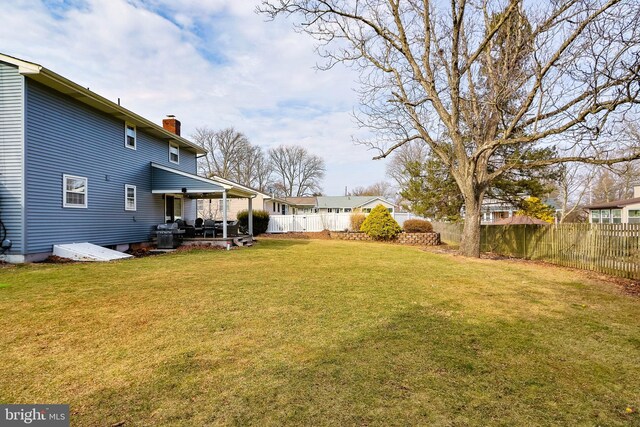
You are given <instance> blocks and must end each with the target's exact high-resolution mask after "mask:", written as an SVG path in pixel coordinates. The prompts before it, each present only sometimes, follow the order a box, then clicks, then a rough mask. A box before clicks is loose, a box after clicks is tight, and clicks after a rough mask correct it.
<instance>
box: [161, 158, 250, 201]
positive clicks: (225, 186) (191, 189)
mask: <svg viewBox="0 0 640 427" xmlns="http://www.w3.org/2000/svg"><path fill="white" fill-rule="evenodd" d="M225 191H226V193H227V196H228V197H232V198H253V197H255V195H256V192H255V191H251V190H249V189H247V188H245V187H243V186H241V185H235V184H234V183H232V182H229V181H226V180H225V181H218V180H214V179H209V178H204V177H201V176H198V175H194V174H190V173H188V172H184V171H181V170H178V169H174V168H170V167H168V166H164V165H159V164H157V163H153V162H152V163H151V192H152V193H154V194H180V193H182V194H185V195H187V196H189V197H191V198H220V197H222V193H224V192H225Z"/></svg>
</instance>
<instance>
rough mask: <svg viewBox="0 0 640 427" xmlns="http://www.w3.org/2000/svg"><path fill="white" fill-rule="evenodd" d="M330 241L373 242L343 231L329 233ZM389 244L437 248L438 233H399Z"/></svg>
mask: <svg viewBox="0 0 640 427" xmlns="http://www.w3.org/2000/svg"><path fill="white" fill-rule="evenodd" d="M330 236H331V238H332V239H336V240H358V241H366V240H373V239H372V238H371V237H369V236H367V235H366V234H365V233H353V232H343V231H332V232H330ZM389 242H390V243H397V244H400V245H414V246H438V245H439V244H440V233H404V232H403V233H400V234H398V236H397V237H396V238H395V239H393V240H390V241H389Z"/></svg>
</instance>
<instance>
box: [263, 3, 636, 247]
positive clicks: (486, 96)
mask: <svg viewBox="0 0 640 427" xmlns="http://www.w3.org/2000/svg"><path fill="white" fill-rule="evenodd" d="M447 3H448V4H447ZM258 10H259V11H261V12H263V13H265V14H267V15H268V16H270V17H271V18H275V17H277V16H279V15H284V16H290V15H295V16H296V17H297V18H299V19H301V20H302V22H301V23H300V25H298V26H297V28H298V29H299V30H300V31H302V32H305V33H307V34H309V35H311V36H313V37H315V38H316V39H317V40H319V42H320V44H319V46H318V49H319V53H320V54H321V55H323V56H324V57H325V58H326V59H327V63H326V64H325V68H331V67H332V66H334V65H335V64H337V63H340V62H343V63H347V64H351V65H354V66H356V67H358V68H359V69H360V71H361V92H360V94H361V103H362V108H361V111H360V114H359V115H358V120H359V121H360V123H361V124H362V125H363V126H368V127H369V128H371V129H373V130H374V131H375V134H376V140H371V141H362V142H363V143H366V144H369V145H370V147H372V148H374V149H378V150H379V152H380V154H379V156H377V158H382V157H386V156H387V155H389V154H390V153H391V152H393V151H394V150H395V149H397V148H399V147H401V146H402V145H404V144H406V143H407V142H409V141H422V142H423V143H424V144H426V145H427V146H428V147H429V149H430V152H431V153H433V154H434V155H436V156H438V157H439V158H440V159H441V161H442V162H443V164H444V165H445V166H446V167H447V168H448V169H449V170H450V171H451V174H452V175H453V177H454V179H455V181H456V183H457V185H458V187H459V188H460V192H461V193H462V196H463V198H464V203H465V214H466V217H465V225H464V232H463V241H462V244H461V251H462V253H463V254H465V255H468V256H475V257H477V256H479V254H480V218H481V205H482V201H483V198H484V196H485V193H486V191H487V189H489V188H490V187H491V185H492V183H493V182H494V181H495V180H497V179H499V178H500V177H501V176H503V175H504V174H507V173H508V172H510V171H513V170H526V169H528V168H540V167H543V166H547V165H552V164H559V163H565V162H584V163H591V164H601V165H604V164H607V165H610V164H615V163H618V162H621V161H626V160H631V159H636V158H640V150H639V148H638V145H634V146H630V147H615V148H617V150H612V147H611V146H610V142H611V140H607V139H605V138H602V136H603V135H606V134H607V133H608V132H611V129H612V124H614V123H615V122H616V121H617V120H618V119H620V118H621V117H622V116H623V115H624V114H625V113H628V112H629V110H630V109H632V108H636V107H635V105H636V104H637V103H638V100H639V97H638V95H639V94H640V78H639V77H640V54H639V53H638V48H639V47H640V41H639V40H640V26H639V25H638V22H640V4H639V3H638V2H637V1H636V0H565V1H548V2H526V3H525V2H524V1H522V0H484V1H471V0H468V1H467V0H451V1H450V2H440V1H437V2H436V1H429V0H404V1H400V0H368V1H366V2H365V1H348V0H264V1H263V2H262V5H261V6H260V7H259V9H258ZM567 141H570V142H567ZM544 148H552V149H553V150H550V152H552V151H553V152H554V155H549V156H547V157H546V158H539V156H533V158H535V160H531V159H532V156H530V154H531V153H532V152H533V151H535V150H540V149H544ZM616 152H617V153H620V152H624V153H625V154H623V155H616V154H615V153H616Z"/></svg>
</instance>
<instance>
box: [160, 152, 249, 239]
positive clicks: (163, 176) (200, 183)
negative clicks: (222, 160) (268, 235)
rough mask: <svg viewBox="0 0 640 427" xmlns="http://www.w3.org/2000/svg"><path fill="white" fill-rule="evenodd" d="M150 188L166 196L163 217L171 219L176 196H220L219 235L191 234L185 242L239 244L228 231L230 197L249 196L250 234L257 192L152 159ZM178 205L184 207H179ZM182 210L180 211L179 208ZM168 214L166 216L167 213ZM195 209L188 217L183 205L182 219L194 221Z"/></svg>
mask: <svg viewBox="0 0 640 427" xmlns="http://www.w3.org/2000/svg"><path fill="white" fill-rule="evenodd" d="M151 192H152V193H153V194H160V195H162V197H163V199H164V200H165V219H166V220H167V221H172V220H173V219H174V218H175V217H174V216H173V215H172V212H173V211H174V210H175V209H176V208H175V206H174V205H173V203H175V200H176V199H180V200H181V202H180V203H182V200H185V199H186V200H194V201H195V200H198V199H209V200H212V199H216V200H222V227H221V228H222V237H219V238H216V237H215V235H214V237H212V238H209V239H207V238H204V237H193V238H185V239H184V241H185V242H196V243H187V244H202V243H204V242H209V241H211V242H221V243H223V244H226V243H227V242H231V243H232V244H235V245H239V243H241V241H240V240H238V237H243V236H231V235H230V234H229V219H228V218H227V202H228V200H229V199H231V198H238V199H248V213H249V221H248V230H247V234H246V236H249V237H252V236H253V205H252V200H253V198H255V197H256V196H257V192H256V191H254V190H252V189H250V188H248V187H245V186H242V185H239V184H236V183H233V182H231V181H227V180H219V181H218V180H213V179H208V178H204V177H201V176H198V175H194V174H190V173H187V172H183V171H180V170H177V169H173V168H170V167H167V166H164V165H160V164H157V163H151ZM180 209H183V207H181V208H180ZM180 212H182V211H180ZM167 215H168V216H167ZM197 215H198V213H197V209H193V215H192V216H193V218H191V217H187V216H188V215H187V213H186V209H185V215H184V217H183V218H181V219H183V220H185V221H187V222H188V223H190V224H195V220H196V218H197Z"/></svg>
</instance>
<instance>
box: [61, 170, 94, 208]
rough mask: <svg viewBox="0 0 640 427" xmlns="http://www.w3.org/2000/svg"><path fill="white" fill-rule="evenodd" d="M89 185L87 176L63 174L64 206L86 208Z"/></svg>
mask: <svg viewBox="0 0 640 427" xmlns="http://www.w3.org/2000/svg"><path fill="white" fill-rule="evenodd" d="M88 185H89V180H88V179H87V178H85V177H82V176H73V175H62V207H65V208H86V207H87V197H88Z"/></svg>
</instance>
